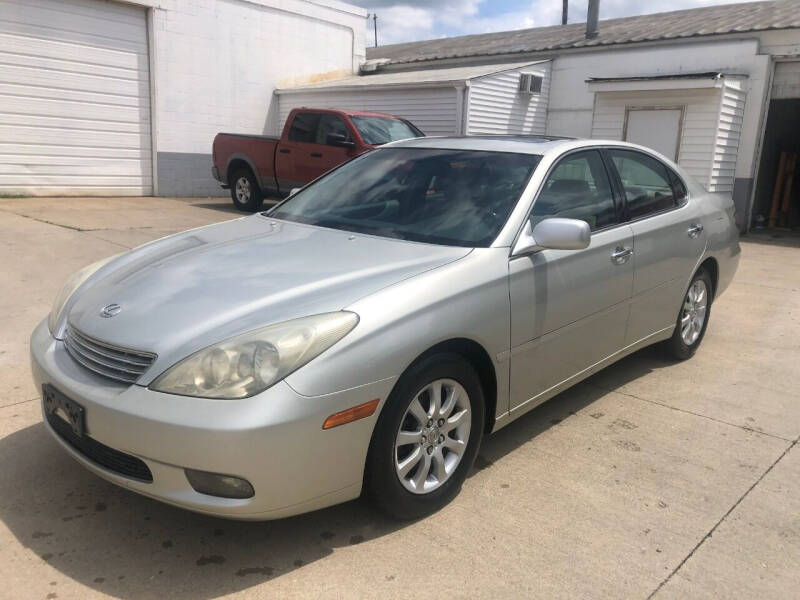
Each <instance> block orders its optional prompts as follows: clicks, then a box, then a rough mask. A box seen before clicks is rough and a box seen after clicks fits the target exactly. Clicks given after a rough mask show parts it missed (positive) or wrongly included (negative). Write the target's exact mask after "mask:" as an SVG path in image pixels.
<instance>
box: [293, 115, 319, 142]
mask: <svg viewBox="0 0 800 600" xmlns="http://www.w3.org/2000/svg"><path fill="white" fill-rule="evenodd" d="M319 117H320V115H319V114H317V113H310V112H301V113H297V114H296V115H295V116H294V121H292V127H291V129H289V141H290V142H307V143H309V144H313V143H314V140H315V139H316V136H317V125H318V123H319Z"/></svg>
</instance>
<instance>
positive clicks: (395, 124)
mask: <svg viewBox="0 0 800 600" xmlns="http://www.w3.org/2000/svg"><path fill="white" fill-rule="evenodd" d="M350 120H351V121H352V122H353V125H355V128H356V129H357V130H358V133H359V134H360V135H361V139H363V140H364V143H366V144H371V145H374V146H379V145H381V144H388V143H389V142H396V141H397V140H407V139H408V138H415V137H422V136H424V135H425V134H424V133H422V132H421V131H420V130H419V129H417V128H416V127H414V126H413V125H412V124H411V123H409V122H408V121H404V120H401V119H387V118H386V117H359V116H353V117H350Z"/></svg>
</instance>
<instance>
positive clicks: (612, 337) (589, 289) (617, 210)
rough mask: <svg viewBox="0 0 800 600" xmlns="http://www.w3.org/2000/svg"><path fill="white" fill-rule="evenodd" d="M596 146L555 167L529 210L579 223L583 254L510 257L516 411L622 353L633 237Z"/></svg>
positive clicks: (537, 217)
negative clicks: (585, 231) (587, 233)
mask: <svg viewBox="0 0 800 600" xmlns="http://www.w3.org/2000/svg"><path fill="white" fill-rule="evenodd" d="M613 190H614V188H613V186H612V185H611V180H610V177H609V172H608V165H606V163H605V161H604V159H603V157H602V154H601V152H600V151H599V150H597V149H591V150H581V151H578V152H572V153H569V154H567V155H565V156H564V157H562V158H561V159H560V160H559V161H558V162H557V163H556V164H555V165H554V166H553V168H551V170H550V172H549V174H548V175H547V177H546V179H545V182H544V183H543V185H542V188H541V189H540V191H539V194H538V196H537V198H536V200H535V201H534V205H533V209H532V211H531V216H530V219H531V222H532V225H534V226H535V225H536V223H538V222H539V221H541V220H542V219H545V218H548V217H566V218H575V219H582V220H584V221H586V222H587V223H589V226H590V228H591V230H592V236H591V241H590V243H589V247H588V248H585V249H584V250H552V249H545V250H540V251H538V252H534V253H533V254H529V255H524V256H518V257H512V258H511V259H510V262H509V278H510V279H509V285H510V299H511V359H510V360H511V381H510V383H511V398H510V401H511V410H512V411H513V410H515V409H520V408H522V407H523V406H525V407H526V408H529V407H531V406H533V405H535V404H538V402H539V401H544V400H546V399H547V398H548V397H549V395H548V392H551V394H550V395H552V392H553V390H554V388H558V387H559V385H560V384H564V383H565V382H568V381H569V380H571V379H572V378H574V377H575V376H576V375H579V374H581V373H582V372H584V371H586V369H588V368H590V367H591V366H592V365H594V364H596V363H598V362H600V361H602V360H603V359H605V358H607V357H609V356H611V355H612V354H614V353H615V352H617V351H619V350H620V349H621V348H622V347H623V345H624V341H625V328H626V324H627V319H628V308H629V300H630V296H631V288H632V284H633V262H632V261H631V257H632V252H633V233H632V231H631V228H630V226H629V225H627V224H625V223H623V222H622V221H623V215H622V211H621V203H620V199H619V198H618V197H617V196H616V195H615V193H614V191H613Z"/></svg>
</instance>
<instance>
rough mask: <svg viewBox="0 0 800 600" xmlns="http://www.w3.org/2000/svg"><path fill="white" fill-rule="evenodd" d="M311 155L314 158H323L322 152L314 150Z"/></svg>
mask: <svg viewBox="0 0 800 600" xmlns="http://www.w3.org/2000/svg"><path fill="white" fill-rule="evenodd" d="M311 156H313V157H314V158H322V152H312V153H311Z"/></svg>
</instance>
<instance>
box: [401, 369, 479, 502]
mask: <svg viewBox="0 0 800 600" xmlns="http://www.w3.org/2000/svg"><path fill="white" fill-rule="evenodd" d="M471 425H472V408H471V405H470V400H469V395H468V394H467V392H466V390H465V389H464V388H463V386H462V385H461V384H460V383H458V382H457V381H454V380H452V379H437V380H436V381H433V382H431V383H429V384H428V385H426V386H425V387H424V388H422V389H421V390H420V391H419V392H417V393H416V394H415V396H414V398H413V400H411V404H409V406H408V408H407V409H406V412H405V415H404V416H403V419H402V421H401V422H400V428H399V429H398V431H397V436H396V438H395V449H394V454H395V456H394V459H395V460H394V463H395V472H396V473H397V477H398V478H399V479H400V482H401V483H402V484H403V486H404V487H405V488H406V489H407V490H408V491H410V492H412V493H414V494H427V493H429V492H432V491H433V490H435V489H437V488H439V487H440V486H441V485H442V484H444V483H445V482H446V481H447V480H448V479H449V478H450V476H451V475H452V474H453V472H454V471H455V470H456V468H457V467H458V465H459V463H460V462H461V457H462V456H463V455H464V451H465V450H466V448H467V443H468V442H469V434H470V428H471Z"/></svg>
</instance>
